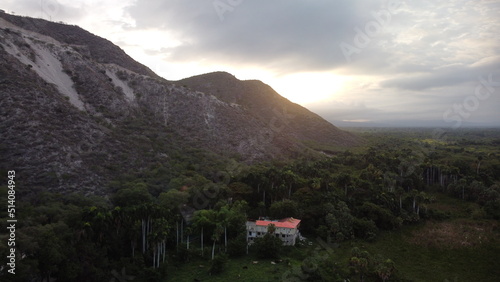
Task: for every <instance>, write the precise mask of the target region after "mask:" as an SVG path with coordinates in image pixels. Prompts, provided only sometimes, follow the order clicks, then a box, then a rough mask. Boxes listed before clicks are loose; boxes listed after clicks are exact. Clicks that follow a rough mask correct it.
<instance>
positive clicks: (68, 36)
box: [0, 13, 357, 194]
mask: <svg viewBox="0 0 500 282" xmlns="http://www.w3.org/2000/svg"><path fill="white" fill-rule="evenodd" d="M0 132H1V135H0V164H1V167H0V170H10V169H16V170H17V171H18V172H17V173H18V174H19V175H21V177H19V178H20V180H21V181H23V183H24V184H25V186H29V187H39V188H43V189H47V188H48V189H52V190H55V191H61V192H70V191H75V190H78V191H84V192H86V193H99V194H102V193H105V191H103V190H102V187H104V186H105V185H106V183H107V182H108V181H109V180H111V179H113V177H116V175H119V174H123V173H127V172H128V171H141V170H145V169H148V168H150V167H151V166H163V167H166V168H168V167H169V165H170V164H171V163H172V161H173V160H174V159H175V158H179V157H181V156H182V155H185V154H188V150H191V151H192V150H193V148H195V149H198V150H202V151H206V152H211V153H213V154H215V155H218V156H220V157H221V158H237V159H240V160H243V161H247V162H255V161H261V160H269V159H273V158H287V157H291V156H294V155H297V154H301V153H302V152H304V150H306V151H309V152H310V151H313V150H311V146H313V147H314V146H330V145H352V144H355V143H356V142H357V141H356V138H355V137H353V136H352V135H350V134H348V133H346V132H343V131H341V130H339V129H337V128H336V127H334V126H333V125H331V124H329V123H328V122H326V121H324V120H323V119H321V118H320V117H319V116H317V115H315V114H313V113H311V112H309V111H308V110H307V109H305V108H303V107H301V106H299V105H296V104H293V103H291V102H289V101H288V100H286V99H284V98H283V97H281V96H279V95H278V94H277V93H276V92H274V91H273V90H272V89H271V88H270V87H269V86H267V85H265V84H263V83H262V82H259V81H239V80H237V79H236V78H234V77H233V76H232V75H230V74H227V73H213V74H207V75H202V76H197V77H192V78H189V79H185V80H183V81H179V82H170V81H167V80H164V79H162V78H160V77H158V76H157V75H156V74H154V73H153V72H152V71H151V70H149V69H148V68H147V67H145V66H143V65H141V64H140V63H138V62H136V61H134V60H133V59H131V58H130V57H128V56H127V55H126V54H125V53H124V52H123V50H121V49H120V48H119V47H117V46H115V45H113V44H112V43H111V42H109V41H107V40H105V39H102V38H100V37H97V36H94V35H92V34H90V33H89V32H87V31H85V30H83V29H81V28H79V27H76V26H68V25H64V24H58V23H53V22H48V21H45V20H41V19H32V18H26V17H17V16H12V15H8V14H5V13H3V14H2V13H0ZM33 189H35V188H33Z"/></svg>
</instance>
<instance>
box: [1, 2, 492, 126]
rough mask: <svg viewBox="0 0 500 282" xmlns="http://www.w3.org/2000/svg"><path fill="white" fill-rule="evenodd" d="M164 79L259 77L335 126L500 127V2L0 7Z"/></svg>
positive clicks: (21, 4)
mask: <svg viewBox="0 0 500 282" xmlns="http://www.w3.org/2000/svg"><path fill="white" fill-rule="evenodd" d="M0 9H4V10H5V11H7V12H9V13H12V12H14V13H15V14H17V15H24V16H31V17H37V18H40V17H41V18H44V19H48V20H52V21H63V22H65V23H68V24H75V25H78V26H80V27H82V28H84V29H86V30H88V31H90V32H92V33H94V34H96V35H99V36H101V37H104V38H106V39H108V40H110V41H112V42H113V43H115V44H117V45H118V46H120V47H121V48H122V49H124V50H125V52H126V53H127V54H129V55H130V56H131V57H132V58H134V59H135V60H137V61H139V62H141V63H143V64H145V65H146V66H148V67H149V68H151V69H152V70H153V71H155V72H156V73H157V74H159V75H160V76H163V77H164V78H166V79H169V80H178V79H182V78H186V77H190V76H193V75H198V74H202V73H208V72H213V71H227V72H229V73H232V74H233V75H235V76H236V77H237V78H238V79H242V80H246V79H258V80H261V81H263V82H264V83H266V84H269V85H270V86H271V87H273V88H274V89H275V90H276V91H277V92H278V93H280V94H281V95H282V96H284V97H286V98H288V99H289V100H290V101H292V102H295V103H298V104H301V105H303V106H305V107H307V108H308V109H310V110H311V111H313V112H316V113H318V114H319V115H321V116H322V117H324V118H325V119H327V120H328V121H330V122H332V123H333V124H335V125H339V126H355V125H358V126H359V125H362V126H432V127H446V128H460V127H468V126H495V127H500V32H499V31H500V17H499V15H500V0H473V1H465V0H448V1H440V0H438V1H436V0H434V1H428V0H419V1H416V0H413V1H410V0H337V1H332V0H196V1H194V0H119V1H117V0H109V1H102V0H99V1H97V0H86V1H79V0H41V1H40V0H32V1H30V0H3V1H2V4H0Z"/></svg>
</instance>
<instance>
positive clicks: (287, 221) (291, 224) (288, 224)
mask: <svg viewBox="0 0 500 282" xmlns="http://www.w3.org/2000/svg"><path fill="white" fill-rule="evenodd" d="M299 223H300V219H296V218H293V217H287V218H283V219H280V220H278V221H270V220H257V221H256V222H255V224H256V225H258V226H268V225H269V224H274V225H275V226H276V227H284V228H296V227H297V225H299Z"/></svg>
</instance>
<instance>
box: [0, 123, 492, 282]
mask: <svg viewBox="0 0 500 282" xmlns="http://www.w3.org/2000/svg"><path fill="white" fill-rule="evenodd" d="M349 130H350V131H351V132H353V133H354V134H357V135H359V136H360V137H361V138H363V140H364V143H363V145H362V146H359V147H356V148H351V149H340V148H326V149H325V148H324V149H323V150H322V156H321V157H316V156H304V157H299V158H297V159H294V160H279V161H270V162H267V163H259V164H251V165H250V164H246V163H244V162H241V161H240V160H238V159H235V158H226V157H224V158H222V157H221V158H218V157H217V156H214V155H212V154H209V153H207V152H204V151H201V150H192V151H191V152H190V153H189V154H184V155H180V154H179V155H178V156H176V157H175V158H174V159H175V160H176V162H170V163H151V164H150V166H149V167H148V168H147V169H144V170H142V171H130V172H129V173H127V174H124V175H117V176H116V178H115V179H114V180H113V181H111V182H109V183H108V184H107V185H106V187H103V188H102V189H105V190H106V193H107V195H109V196H106V197H100V196H93V195H82V194H77V193H72V194H58V193H52V192H48V191H45V190H44V189H35V188H32V189H30V188H28V187H23V186H22V177H21V176H18V177H17V178H16V185H17V187H19V188H18V190H17V191H16V212H17V217H18V223H17V227H16V246H17V249H16V252H17V253H16V254H17V258H18V259H17V261H16V275H10V274H9V273H7V269H8V268H7V267H5V266H2V267H0V280H2V281H235V280H240V281H473V280H477V281H497V279H498V277H500V240H499V239H500V237H499V234H500V225H499V220H500V130H498V129H458V130H453V131H444V130H433V129H417V128H412V129H405V128H397V129H396V128H394V129H390V128H387V129H385V128H378V129H369V128H362V129H360V128H351V129H349ZM0 174H1V175H2V177H3V179H2V182H1V183H2V185H3V186H1V187H0V195H1V197H2V202H3V203H7V195H8V187H7V185H6V183H7V182H8V181H7V171H1V173H0ZM21 187H22V188H21ZM262 216H267V217H270V218H275V219H280V218H285V217H294V218H298V219H300V220H301V225H300V232H301V234H302V236H304V237H305V240H303V241H300V242H299V243H298V244H296V245H295V246H287V247H284V246H282V245H281V242H280V240H279V239H277V238H276V237H275V236H272V233H273V230H272V229H273V228H269V229H268V233H267V234H266V235H265V236H264V237H263V238H261V239H258V240H257V241H256V242H255V243H254V244H252V245H251V246H248V245H247V241H246V229H245V223H246V221H247V220H248V219H258V218H259V217H262ZM0 217H1V221H2V222H3V223H4V224H5V222H6V221H7V219H8V218H7V209H6V208H4V209H2V210H1V211H0ZM3 230H6V229H5V227H4V228H3ZM7 238H8V234H6V233H4V232H2V235H1V241H2V242H4V243H3V244H0V254H1V256H2V257H4V258H5V257H7V256H8V254H9V249H8V246H7V244H6V242H7Z"/></svg>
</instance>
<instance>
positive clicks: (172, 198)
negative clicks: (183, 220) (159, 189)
mask: <svg viewBox="0 0 500 282" xmlns="http://www.w3.org/2000/svg"><path fill="white" fill-rule="evenodd" d="M188 198H189V194H188V193H186V192H182V191H178V190H169V191H168V192H163V193H161V194H160V196H159V197H158V202H159V204H160V205H161V206H163V207H165V208H167V209H170V210H177V208H178V207H179V206H180V205H182V204H185V203H186V202H187V201H188Z"/></svg>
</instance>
